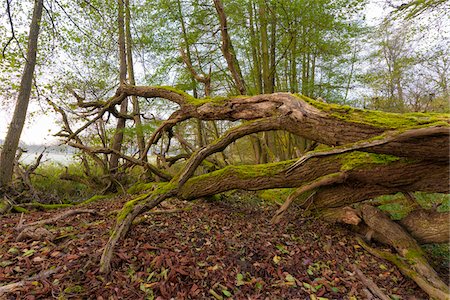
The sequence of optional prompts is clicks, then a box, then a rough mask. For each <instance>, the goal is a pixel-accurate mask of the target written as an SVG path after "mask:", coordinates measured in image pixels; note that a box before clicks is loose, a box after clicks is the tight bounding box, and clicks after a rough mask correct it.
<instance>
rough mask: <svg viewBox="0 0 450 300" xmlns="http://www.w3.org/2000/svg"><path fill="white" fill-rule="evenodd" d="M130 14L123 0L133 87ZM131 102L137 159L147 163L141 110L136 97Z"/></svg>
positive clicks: (132, 97)
mask: <svg viewBox="0 0 450 300" xmlns="http://www.w3.org/2000/svg"><path fill="white" fill-rule="evenodd" d="M130 22H131V12H130V0H125V32H126V36H125V38H126V49H127V55H126V56H127V67H128V79H129V82H130V84H131V85H135V84H136V81H135V79H134V66H133V53H132V48H133V38H132V37H131V26H130ZM131 102H132V103H133V119H134V123H135V125H136V142H137V145H138V149H139V158H141V159H143V160H144V161H147V153H144V152H145V139H144V131H143V130H142V120H141V110H140V107H139V101H138V97H136V96H131Z"/></svg>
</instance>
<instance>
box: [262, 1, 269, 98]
mask: <svg viewBox="0 0 450 300" xmlns="http://www.w3.org/2000/svg"><path fill="white" fill-rule="evenodd" d="M259 19H260V22H261V25H260V31H261V51H262V57H261V64H262V77H263V82H264V93H265V94H270V83H271V80H270V62H269V60H270V58H269V45H268V42H269V41H268V39H269V36H268V34H267V9H266V4H265V3H264V1H261V3H260V6H259Z"/></svg>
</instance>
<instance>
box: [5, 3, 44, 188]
mask: <svg viewBox="0 0 450 300" xmlns="http://www.w3.org/2000/svg"><path fill="white" fill-rule="evenodd" d="M43 6H44V3H43V0H36V1H35V2H34V8H33V17H32V19H31V24H30V33H29V36H28V49H27V60H26V62H25V68H24V70H23V73H22V79H21V82H20V90H19V95H18V96H17V102H16V107H15V109H14V115H13V117H12V120H11V123H10V125H9V128H8V133H7V135H6V138H5V143H4V144H3V149H2V152H1V155H0V187H4V186H7V185H9V184H10V183H11V180H12V175H13V169H14V158H15V155H16V151H17V148H18V146H19V140H20V135H21V134H22V129H23V126H24V123H25V118H26V115H27V110H28V103H29V101H30V95H31V85H32V83H33V74H34V69H35V66H36V56H37V43H38V37H39V29H40V23H41V17H42V9H43Z"/></svg>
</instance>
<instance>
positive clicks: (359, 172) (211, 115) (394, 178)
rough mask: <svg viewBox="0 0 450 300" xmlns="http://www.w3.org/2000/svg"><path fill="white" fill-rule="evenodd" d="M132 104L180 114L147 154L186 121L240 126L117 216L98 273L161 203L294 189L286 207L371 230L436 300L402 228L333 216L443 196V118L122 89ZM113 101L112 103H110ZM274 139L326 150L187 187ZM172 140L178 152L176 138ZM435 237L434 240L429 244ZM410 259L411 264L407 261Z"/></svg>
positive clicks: (265, 98)
mask: <svg viewBox="0 0 450 300" xmlns="http://www.w3.org/2000/svg"><path fill="white" fill-rule="evenodd" d="M130 95H135V96H140V97H145V98H164V99H167V100H169V101H172V102H175V103H177V104H178V105H179V106H180V108H179V109H178V110H177V111H176V112H175V113H173V114H172V116H171V117H170V118H169V119H168V120H167V121H166V122H164V124H162V125H161V126H160V128H158V129H157V131H156V132H155V133H154V135H153V136H152V138H151V140H150V142H149V143H148V144H147V147H150V145H152V144H153V143H154V142H156V141H157V140H158V139H159V138H160V137H161V136H162V134H163V133H164V132H168V133H171V132H172V128H173V127H174V126H175V125H176V124H178V123H179V122H181V121H184V120H188V119H190V118H196V119H199V120H231V121H235V120H242V121H245V120H246V121H248V122H243V123H242V125H240V126H237V127H234V128H232V129H230V130H228V131H227V132H226V133H225V134H224V135H223V136H222V137H219V138H218V139H216V140H215V141H213V142H212V143H211V144H209V145H205V146H204V147H202V148H201V149H199V150H197V151H194V152H193V153H192V155H191V157H190V158H189V160H188V161H187V163H186V165H185V166H184V168H183V169H182V170H181V171H180V172H178V174H177V175H175V176H174V177H173V178H172V179H171V181H170V182H169V183H165V184H163V183H160V184H159V185H158V187H157V188H156V189H155V190H154V191H152V192H151V193H150V194H147V195H144V196H141V197H140V198H136V199H134V200H132V201H130V202H128V203H127V204H126V205H125V206H124V208H123V210H122V212H121V213H120V214H119V217H118V221H117V223H116V227H115V228H116V229H115V230H114V232H113V234H112V235H111V238H110V240H109V241H108V243H107V245H106V247H105V249H104V252H103V256H102V261H101V270H102V272H108V271H109V270H110V263H111V259H112V256H113V251H114V247H115V245H116V244H117V242H118V241H119V240H120V239H121V238H123V237H124V236H125V235H126V233H127V231H128V230H129V228H130V226H131V224H132V222H133V219H134V218H135V217H136V216H138V215H139V214H140V213H142V212H144V211H145V210H147V209H149V208H151V207H154V206H155V205H157V204H158V203H160V201H163V200H164V199H167V198H168V197H177V198H179V199H182V200H187V201H189V200H194V199H197V198H201V197H205V196H211V195H215V194H218V193H222V192H225V191H228V190H234V189H243V190H262V189H271V188H287V187H289V188H299V187H300V189H299V190H297V193H294V195H293V196H292V197H291V198H292V199H294V197H295V196H296V195H297V194H300V193H302V192H305V191H310V190H314V191H315V192H314V193H313V196H311V197H309V198H308V199H307V201H305V203H302V204H301V205H300V206H303V207H304V208H309V209H312V210H320V211H324V212H328V216H329V217H334V218H335V220H339V219H342V220H345V221H346V222H347V223H350V224H358V226H360V225H361V224H363V222H364V223H365V224H366V225H365V226H366V227H367V228H369V229H370V230H369V231H366V233H367V235H368V236H369V235H373V236H380V237H381V239H382V240H384V241H385V242H387V243H388V244H390V245H392V246H393V247H394V248H395V249H396V250H397V251H398V253H399V254H400V255H401V256H403V257H407V258H408V259H410V260H411V262H412V263H413V266H411V267H410V268H411V270H413V271H414V272H415V273H414V274H418V275H417V276H416V275H414V274H413V275H411V277H412V278H415V279H414V280H416V282H417V283H418V284H421V286H422V287H423V288H424V290H428V291H430V293H434V292H433V291H432V289H436V290H438V291H441V292H442V291H444V290H445V289H444V286H443V284H442V281H441V280H440V279H439V278H438V277H437V275H436V273H434V271H433V270H432V269H431V267H429V265H428V263H427V262H426V260H424V259H423V256H422V253H421V252H420V247H419V246H418V244H417V242H416V241H415V240H414V239H413V238H412V237H410V236H409V234H408V233H407V231H405V230H404V229H403V228H402V227H401V225H399V224H396V223H394V225H395V226H394V225H393V224H392V222H391V221H390V220H389V218H387V217H386V216H384V217H383V215H380V214H378V212H377V210H376V209H375V208H373V207H372V208H370V207H366V206H363V207H362V208H361V209H360V210H359V211H358V212H357V213H354V211H353V210H352V209H351V208H350V209H346V210H345V211H344V212H341V213H340V214H336V213H335V212H336V211H338V209H339V208H341V207H344V206H348V205H351V204H356V203H360V202H363V201H365V200H367V199H371V198H373V197H376V196H379V195H386V194H392V193H397V192H403V193H406V194H408V192H413V191H424V192H443V193H448V192H449V190H450V189H449V181H450V180H449V174H450V170H449V161H448V160H449V153H448V143H449V136H450V131H449V124H448V123H449V122H448V115H446V114H442V115H439V114H432V115H431V114H417V113H416V114H403V115H399V114H389V113H382V112H374V111H367V110H359V109H354V108H350V107H344V106H338V105H332V104H327V103H322V102H317V101H314V100H311V99H309V98H307V97H303V96H297V95H292V94H287V93H275V94H268V95H257V96H240V97H232V98H225V99H224V98H219V99H202V100H200V99H196V98H193V97H192V96H189V95H188V94H186V93H184V92H181V91H178V90H175V89H172V88H168V87H139V86H130V85H122V86H121V87H120V88H119V89H118V90H117V92H116V97H127V96H130ZM113 101H116V100H114V99H113V100H111V101H110V102H113ZM274 130H285V131H288V132H290V133H292V134H294V135H298V136H301V137H303V138H308V139H310V140H312V141H314V142H313V143H312V144H314V145H315V144H317V143H322V144H326V145H329V146H334V147H329V148H327V149H324V150H322V151H311V152H309V153H306V154H305V155H304V156H303V157H301V158H300V159H297V160H291V161H283V162H278V163H271V164H264V165H251V166H227V167H225V168H222V169H220V170H217V171H214V172H210V173H208V174H204V175H200V176H196V177H193V176H194V174H195V170H196V169H197V167H198V166H199V165H200V164H201V163H202V162H203V161H204V160H205V159H207V158H208V157H209V156H210V155H212V154H214V153H217V152H219V151H223V150H224V149H226V147H228V146H229V145H230V144H232V143H233V142H234V141H236V140H237V139H239V138H242V137H244V136H248V135H250V136H251V135H252V134H256V133H259V132H267V131H274ZM178 139H179V140H180V143H181V144H183V142H182V138H181V137H178ZM268 143H273V141H269V142H268ZM292 199H291V200H292ZM287 204H289V202H287ZM286 206H287V205H286ZM330 209H333V210H334V213H333V211H332V210H330ZM373 209H375V211H374V210H373ZM386 218H387V219H386ZM411 218H412V217H411ZM406 224H407V223H405V226H410V225H406ZM411 228H412V227H411ZM412 230H413V231H416V230H415V229H412ZM437 236H438V234H437V233H436V232H435V233H434V234H432V235H431V237H428V240H430V239H434V238H436V237H437ZM414 253H418V254H419V255H418V256H414V255H412V254H414ZM411 255H412V257H410V256H411ZM408 276H409V275H408ZM414 276H415V277H414ZM421 280H422V281H421ZM424 282H425V284H424ZM429 287H431V288H432V289H428V288H429ZM430 295H431V294H430Z"/></svg>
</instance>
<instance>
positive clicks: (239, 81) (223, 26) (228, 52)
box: [214, 0, 247, 95]
mask: <svg viewBox="0 0 450 300" xmlns="http://www.w3.org/2000/svg"><path fill="white" fill-rule="evenodd" d="M214 6H215V8H216V11H217V15H218V16H219V21H220V31H221V33H222V53H223V56H224V57H225V59H226V61H227V64H228V69H229V70H230V72H231V75H232V76H233V79H234V83H235V84H236V87H237V89H238V91H239V93H240V94H241V95H245V94H246V93H247V88H246V86H245V81H244V77H243V76H242V72H241V69H240V67H239V62H238V60H237V58H236V53H235V52H234V48H233V44H232V43H231V38H230V35H229V34H228V23H227V16H226V14H225V11H224V9H223V4H222V2H221V1H220V0H214Z"/></svg>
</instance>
